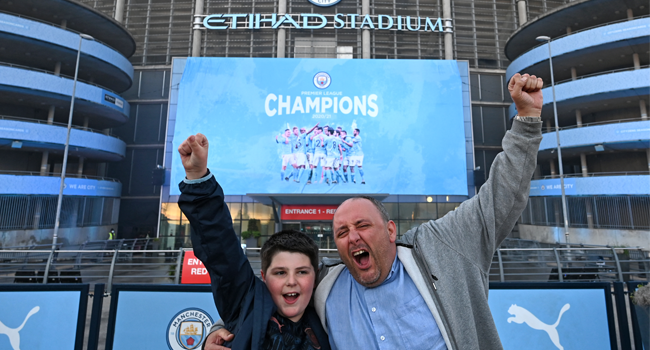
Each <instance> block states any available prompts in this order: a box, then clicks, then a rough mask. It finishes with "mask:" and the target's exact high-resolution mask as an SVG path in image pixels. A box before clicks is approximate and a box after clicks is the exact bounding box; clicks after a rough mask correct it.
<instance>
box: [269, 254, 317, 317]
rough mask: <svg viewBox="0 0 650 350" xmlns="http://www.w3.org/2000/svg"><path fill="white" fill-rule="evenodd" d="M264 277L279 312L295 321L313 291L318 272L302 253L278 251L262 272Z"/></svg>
mask: <svg viewBox="0 0 650 350" xmlns="http://www.w3.org/2000/svg"><path fill="white" fill-rule="evenodd" d="M262 280H264V282H265V283H266V287H267V288H268V289H269V292H270V293H271V297H272V298H273V301H274V302H275V305H276V306H277V307H278V313H279V314H280V315H282V316H284V317H286V318H288V319H290V320H291V321H293V322H297V321H299V320H300V318H301V317H302V315H303V314H304V313H305V309H306V308H307V305H308V304H309V300H311V295H312V293H313V292H314V281H315V280H316V272H315V271H314V267H313V266H312V265H311V262H310V261H309V257H307V255H305V254H302V253H293V252H279V253H277V254H275V256H274V257H273V259H272V260H271V265H269V267H268V268H267V269H266V273H265V272H264V271H262Z"/></svg>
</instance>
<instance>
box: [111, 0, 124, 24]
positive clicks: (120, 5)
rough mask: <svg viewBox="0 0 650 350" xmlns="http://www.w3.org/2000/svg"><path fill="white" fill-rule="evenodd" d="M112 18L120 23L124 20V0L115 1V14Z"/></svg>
mask: <svg viewBox="0 0 650 350" xmlns="http://www.w3.org/2000/svg"><path fill="white" fill-rule="evenodd" d="M113 18H115V20H116V21H118V22H120V23H123V22H124V0H116V1H115V16H113Z"/></svg>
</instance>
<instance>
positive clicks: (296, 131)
mask: <svg viewBox="0 0 650 350" xmlns="http://www.w3.org/2000/svg"><path fill="white" fill-rule="evenodd" d="M293 134H294V135H296V136H298V128H293Z"/></svg>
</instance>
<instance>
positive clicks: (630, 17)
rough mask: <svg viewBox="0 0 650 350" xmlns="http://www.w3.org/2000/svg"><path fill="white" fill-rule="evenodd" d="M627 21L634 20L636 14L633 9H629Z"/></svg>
mask: <svg viewBox="0 0 650 350" xmlns="http://www.w3.org/2000/svg"><path fill="white" fill-rule="evenodd" d="M627 19H628V20H633V19H634V12H632V9H627Z"/></svg>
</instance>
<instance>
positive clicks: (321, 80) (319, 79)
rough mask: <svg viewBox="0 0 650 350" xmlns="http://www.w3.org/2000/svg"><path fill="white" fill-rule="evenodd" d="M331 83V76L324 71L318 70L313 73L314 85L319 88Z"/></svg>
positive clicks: (324, 87)
mask: <svg viewBox="0 0 650 350" xmlns="http://www.w3.org/2000/svg"><path fill="white" fill-rule="evenodd" d="M331 83H332V78H330V75H329V74H327V73H325V72H318V73H316V75H314V85H315V86H316V87H317V88H319V89H326V88H327V87H328V86H330V84H331Z"/></svg>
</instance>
